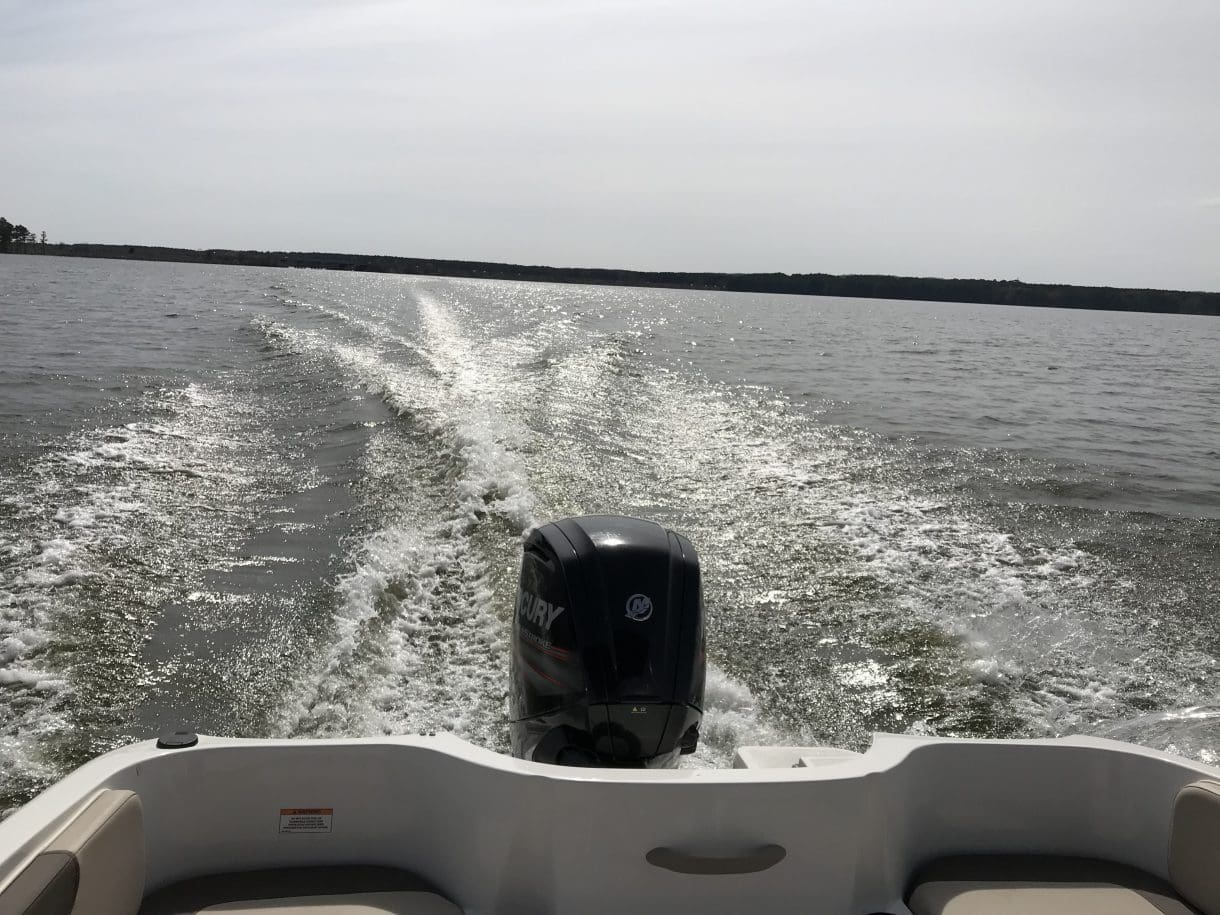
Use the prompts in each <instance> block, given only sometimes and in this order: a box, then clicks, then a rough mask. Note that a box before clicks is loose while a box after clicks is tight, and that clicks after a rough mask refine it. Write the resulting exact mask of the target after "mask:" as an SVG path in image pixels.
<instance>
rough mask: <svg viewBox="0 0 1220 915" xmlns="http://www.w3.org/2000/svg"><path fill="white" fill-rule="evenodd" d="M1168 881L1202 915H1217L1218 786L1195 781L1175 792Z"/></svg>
mask: <svg viewBox="0 0 1220 915" xmlns="http://www.w3.org/2000/svg"><path fill="white" fill-rule="evenodd" d="M1169 879H1170V880H1171V881H1172V882H1173V885H1174V888H1175V889H1176V890H1177V891H1178V892H1179V893H1181V894H1182V895H1183V896H1184V897H1185V898H1186V899H1188V900H1190V902H1191V903H1193V904H1194V905H1196V906H1198V908H1199V909H1200V910H1201V911H1202V912H1203V913H1204V915H1220V782H1214V781H1198V782H1194V783H1192V784H1189V785H1187V786H1186V787H1185V788H1183V789H1182V790H1181V791H1179V792H1178V797H1177V800H1176V801H1174V805H1173V828H1172V830H1171V831H1170V834H1169Z"/></svg>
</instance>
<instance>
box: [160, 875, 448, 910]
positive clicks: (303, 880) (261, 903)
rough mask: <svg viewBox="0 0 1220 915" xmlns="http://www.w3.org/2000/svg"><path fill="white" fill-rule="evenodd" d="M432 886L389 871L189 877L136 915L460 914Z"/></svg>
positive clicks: (169, 887) (163, 890)
mask: <svg viewBox="0 0 1220 915" xmlns="http://www.w3.org/2000/svg"><path fill="white" fill-rule="evenodd" d="M461 911H462V910H461V909H459V908H458V907H457V906H456V905H454V904H453V903H452V902H450V901H449V900H448V899H446V898H445V897H444V896H443V895H442V894H440V893H439V892H437V890H436V888H435V887H434V886H432V885H431V884H430V883H428V882H427V881H425V880H424V879H422V878H421V877H418V876H417V875H415V874H412V873H409V872H407V871H403V870H399V869H397V868H393V867H374V866H365V865H347V866H340V867H288V868H274V869H270V870H258V871H239V872H234V873H227V874H211V875H208V876H205V877H193V878H191V879H189V880H183V881H181V882H180V883H174V884H171V885H170V886H167V887H165V888H163V889H160V890H157V891H156V892H155V893H152V894H150V895H149V896H148V898H147V899H145V900H144V904H143V905H142V906H141V907H140V913H139V915H203V913H207V915H244V913H258V915H289V913H293V915H296V913H307V915H387V913H388V915H460V913H461Z"/></svg>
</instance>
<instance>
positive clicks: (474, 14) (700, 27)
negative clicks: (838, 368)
mask: <svg viewBox="0 0 1220 915" xmlns="http://www.w3.org/2000/svg"><path fill="white" fill-rule="evenodd" d="M0 136H2V137H3V139H4V144H3V146H4V158H3V162H4V165H3V172H0V215H3V216H6V217H8V218H9V219H10V220H12V221H14V222H21V223H24V224H25V225H27V226H29V227H30V228H32V229H35V230H39V231H41V230H45V231H46V232H47V233H48V235H49V236H50V238H51V239H52V240H62V241H98V242H120V243H142V244H167V245H181V246H187V247H231V248H259V249H291V250H321V251H343V252H360V253H377V254H399V255H407V256H418V257H444V258H457V259H478V260H496V261H510V262H519V263H542V264H553V265H584V266H602V267H634V268H643V269H678V270H717V271H721V270H724V271H745V270H749V271H753V270H765V271H772V270H778V271H785V272H790V273H795V272H809V271H824V272H829V273H897V274H909V275H921V276H977V277H987V278H1010V279H1011V278H1019V279H1023V280H1027V281H1047V282H1075V283H1095V284H1105V285H1137V286H1154V287H1168V288H1179V289H1181V288H1187V289H1211V290H1220V2H1217V0H1139V2H1135V0H1130V2H1129V0H1034V2H1030V0H1022V2H1015V0H1004V2H998V0H997V2H991V0H959V2H930V0H891V2H877V0H837V2H834V3H831V2H823V0H791V2H789V0H749V2H735V3H724V2H717V0H697V2H695V0H670V2H665V0H648V2H637V0H480V2H463V0H435V2H433V0H418V2H395V3H385V2H371V3H366V2H331V3H320V2H305V0H260V2H251V0H241V2H228V0H208V2H206V3H203V2H182V0H175V2H167V0H112V2H86V0H56V2H45V0H0Z"/></svg>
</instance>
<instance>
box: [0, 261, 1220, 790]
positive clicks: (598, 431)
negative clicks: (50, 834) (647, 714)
mask: <svg viewBox="0 0 1220 915" xmlns="http://www.w3.org/2000/svg"><path fill="white" fill-rule="evenodd" d="M1218 379H1220V321H1217V320H1216V319H1209V318H1197V317H1179V316H1166V315H1137V314H1117V313H1104V312H1072V311H1055V310H1038V309H1024V308H1005V307H996V306H975V305H951V304H929V303H915V302H885V301H873V300H862V299H829V298H798V297H784V296H767V295H743V294H722V293H708V292H685V291H673V290H649V289H631V288H605V287H591V286H563V285H543V284H519V283H504V282H491V281H486V282H484V281H473V280H455V279H438V278H420V277H402V276H385V275H375V274H356V273H328V272H317V271H300V270H264V269H254V268H211V267H204V266H198V265H179V264H153V263H136V262H122V261H88V260H71V259H59V258H49V257H48V258H37V257H20V256H4V257H0V811H2V810H4V809H6V808H7V809H11V808H12V807H13V806H14V805H16V804H19V803H21V802H22V801H23V800H25V799H27V798H28V797H29V796H30V795H31V794H32V792H34V791H36V790H38V789H39V788H40V787H42V786H44V785H45V784H46V783H47V782H48V781H49V780H51V779H54V778H56V777H58V776H60V775H62V774H63V773H64V772H65V771H67V770H68V769H70V768H71V767H73V766H75V765H78V764H79V763H81V762H82V761H84V760H85V759H87V758H89V757H90V756H92V755H94V754H96V753H98V752H101V751H103V750H106V749H109V748H111V747H114V746H116V745H118V744H121V743H123V742H126V741H129V740H132V739H136V738H144V737H147V736H150V735H154V734H156V733H157V732H158V731H159V730H161V729H163V728H164V727H166V726H169V725H175V724H178V723H180V722H183V721H190V722H194V723H195V724H196V725H197V726H198V727H199V729H200V730H201V731H203V732H206V733H212V734H224V735H280V736H340V735H371V734H383V733H408V732H428V731H440V730H447V731H452V732H454V733H456V734H458V735H460V736H462V737H464V738H466V739H468V740H471V741H473V742H475V743H477V744H481V745H485V746H488V747H491V748H493V749H496V750H504V749H505V748H506V746H507V729H506V715H505V713H506V707H505V696H506V691H507V666H508V665H507V650H508V634H509V618H510V617H509V614H510V609H511V606H512V601H513V595H514V590H515V586H516V570H517V564H518V556H519V551H520V542H521V534H522V532H523V531H524V530H526V529H527V528H528V527H529V526H530V525H532V524H534V523H538V522H543V521H546V520H550V519H555V518H558V517H562V516H566V515H572V514H582V513H601V512H606V513H617V514H630V515H638V516H642V517H647V518H652V519H655V520H657V521H659V522H661V523H663V524H665V525H667V526H670V527H672V528H674V529H677V530H679V531H682V532H683V533H685V534H686V535H687V536H689V537H690V539H691V540H692V541H693V542H694V543H695V545H696V547H697V548H698V549H699V551H700V554H701V557H702V561H703V566H704V576H705V587H706V599H707V611H708V626H709V628H708V652H709V660H710V662H711V664H712V670H711V676H710V680H709V687H708V708H707V712H706V717H705V722H704V728H703V735H704V736H703V742H702V745H701V749H700V751H699V753H698V754H696V756H695V757H694V758H693V759H691V760H689V761H688V764H691V765H704V766H723V765H728V764H729V763H730V761H731V758H732V753H733V750H734V749H735V747H736V746H738V745H740V744H751V743H754V744H757V743H775V742H793V741H798V742H802V743H804V742H809V743H814V742H816V743H829V744H834V745H838V746H846V747H853V748H862V747H864V746H867V744H868V741H869V734H870V732H871V731H873V730H888V731H899V732H912V733H934V734H946V735H965V736H1053V735H1060V734H1072V733H1090V734H1100V735H1106V736H1114V737H1118V738H1120V739H1124V740H1132V741H1136V742H1140V743H1144V744H1147V745H1149V746H1153V747H1158V748H1165V749H1170V750H1173V751H1175V752H1179V753H1183V754H1185V755H1188V756H1191V757H1194V758H1198V759H1202V760H1205V761H1208V762H1212V763H1216V762H1220V694H1218V687H1217V682H1218V681H1217V673H1218V671H1217V663H1218V659H1220V612H1218V611H1220V586H1218V585H1217V578H1218V576H1220V381H1218Z"/></svg>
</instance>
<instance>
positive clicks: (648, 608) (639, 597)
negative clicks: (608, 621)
mask: <svg viewBox="0 0 1220 915" xmlns="http://www.w3.org/2000/svg"><path fill="white" fill-rule="evenodd" d="M650 616H652V598H650V597H649V596H648V595H647V594H632V595H631V596H630V597H629V598H627V619H629V620H635V621H636V622H637V623H642V622H644V620H646V619H648V617H650Z"/></svg>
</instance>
